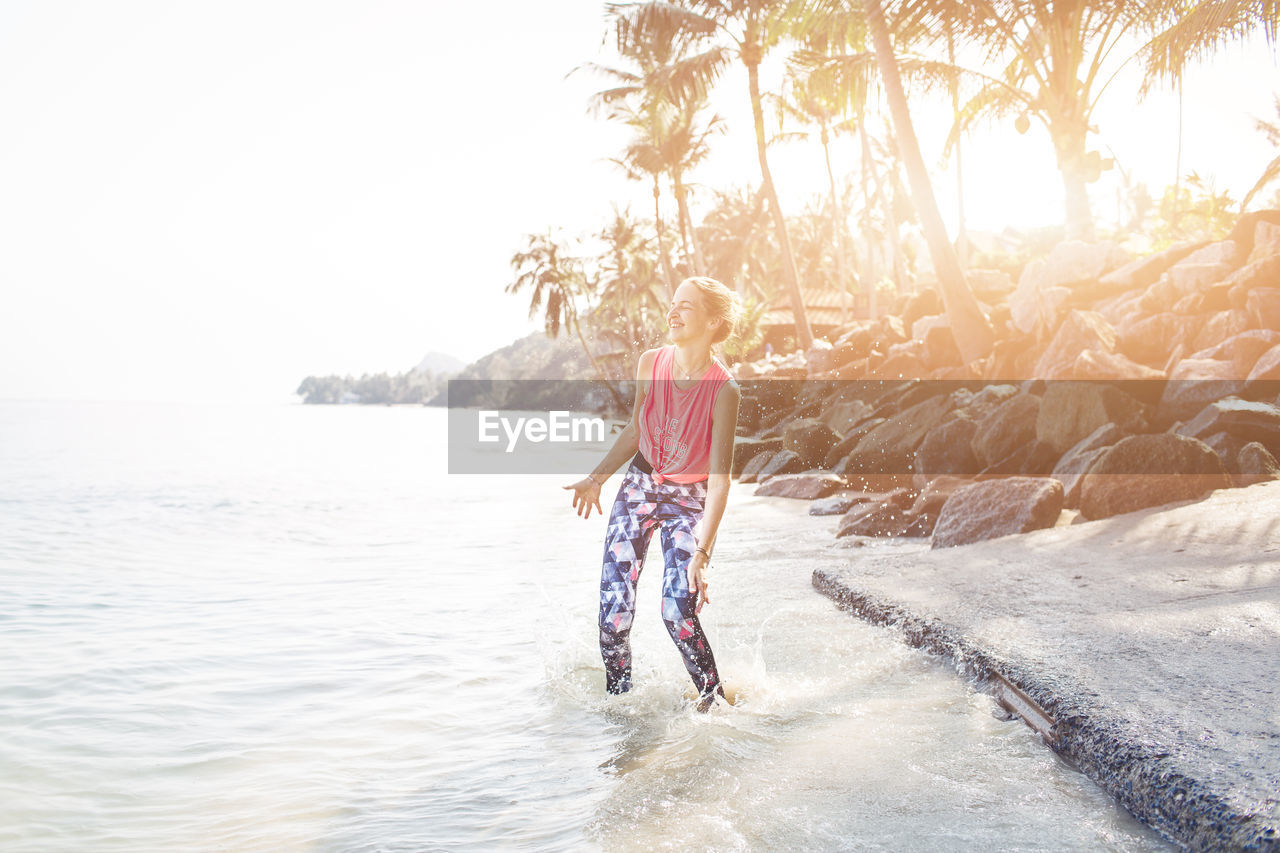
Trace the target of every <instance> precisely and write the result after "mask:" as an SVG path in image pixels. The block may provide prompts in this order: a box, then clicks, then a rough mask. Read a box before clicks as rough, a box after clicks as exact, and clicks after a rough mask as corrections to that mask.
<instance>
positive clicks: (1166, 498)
mask: <svg viewBox="0 0 1280 853" xmlns="http://www.w3.org/2000/svg"><path fill="white" fill-rule="evenodd" d="M1230 485H1231V478H1230V476H1229V475H1228V474H1227V470H1226V468H1225V467H1224V466H1223V464H1222V460H1221V459H1219V458H1218V454H1216V453H1214V452H1213V450H1211V449H1210V448H1209V447H1208V446H1207V445H1206V444H1205V443H1204V442H1202V441H1198V440H1197V439H1194V438H1189V437H1187V436H1185V435H1176V434H1173V433H1157V434H1155V435H1131V436H1129V437H1128V438H1123V439H1121V440H1120V441H1118V442H1116V444H1114V445H1113V446H1111V447H1109V448H1107V450H1106V451H1105V452H1104V453H1103V454H1102V455H1101V456H1099V457H1098V459H1097V460H1096V461H1095V462H1094V463H1093V465H1092V466H1091V467H1090V468H1089V471H1088V473H1086V474H1085V475H1084V482H1083V483H1082V484H1081V487H1080V512H1081V514H1082V515H1083V516H1084V517H1085V518H1088V519H1091V520H1092V519H1098V518H1109V517H1111V516H1113V515H1120V514H1121V513H1126V512H1134V511H1135V510H1139V509H1145V508H1147V507H1152V506H1160V505H1162V504H1167V503H1173V502H1175V501H1184V500H1195V499H1197V498H1201V497H1204V496H1205V495H1207V494H1208V493H1209V492H1211V491H1213V490H1214V489H1223V488H1227V487H1229V486H1230Z"/></svg>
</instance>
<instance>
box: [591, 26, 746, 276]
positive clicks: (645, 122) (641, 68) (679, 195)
mask: <svg viewBox="0 0 1280 853" xmlns="http://www.w3.org/2000/svg"><path fill="white" fill-rule="evenodd" d="M610 26H611V27H612V28H613V29H614V31H615V42H616V46H617V49H618V52H619V53H620V54H621V56H622V57H623V58H624V59H626V60H627V61H628V62H629V63H630V64H631V65H632V66H634V67H635V69H634V70H631V69H625V68H611V67H608V66H602V65H598V64H595V63H588V64H586V65H583V66H579V67H580V68H585V69H588V70H591V71H594V72H595V73H597V74H601V75H603V76H605V77H607V78H609V79H610V80H611V81H612V82H613V83H614V84H615V85H614V86H613V87H611V88H609V89H605V90H604V91H601V92H598V93H597V94H596V95H595V96H594V97H593V98H592V110H593V111H594V112H604V113H605V114H606V116H607V117H608V118H610V119H613V120H617V121H622V122H623V123H625V124H627V125H630V126H631V127H632V128H634V129H635V131H636V135H635V137H634V138H633V140H632V142H631V143H630V144H629V145H628V148H627V151H626V153H625V154H624V156H623V158H622V160H621V164H622V165H623V166H624V168H626V169H627V173H628V175H630V176H636V177H639V176H641V175H647V176H649V177H650V179H651V180H652V182H653V197H654V218H655V221H656V222H657V223H658V231H659V240H661V239H662V233H661V232H662V227H661V223H662V215H661V203H660V199H661V184H660V176H661V175H662V174H666V175H667V176H668V177H669V178H670V179H671V183H672V192H673V195H674V196H675V198H676V206H677V219H678V227H679V232H680V240H681V243H682V245H683V247H684V254H685V259H686V261H687V263H688V264H689V266H690V268H691V269H693V270H694V272H695V273H697V272H700V268H701V266H702V264H701V260H700V259H699V257H698V254H699V252H698V246H697V242H696V236H695V235H694V234H693V225H692V220H691V219H690V217H689V208H688V188H687V186H686V185H685V181H684V176H685V175H686V174H687V173H688V171H689V170H690V169H692V168H693V167H694V166H696V165H697V164H698V163H699V162H700V161H701V160H703V159H704V158H705V157H706V156H707V154H708V152H709V150H710V146H709V145H708V141H707V140H708V138H709V137H710V136H711V135H712V134H714V133H718V132H720V131H722V130H723V122H722V121H721V119H720V118H719V117H718V116H714V115H713V116H711V117H710V118H709V119H707V120H705V121H703V120H702V112H703V110H704V108H705V105H706V96H705V92H696V91H690V90H689V89H688V88H687V87H685V86H684V85H682V84H681V83H680V82H679V81H682V80H684V79H687V78H688V77H689V76H690V75H694V76H696V75H698V74H702V73H706V69H707V67H708V64H710V65H711V66H714V65H715V64H716V63H718V62H723V58H721V57H719V56H718V55H716V54H713V55H711V56H707V55H705V54H691V53H690V39H689V37H688V36H687V35H686V34H683V33H681V32H680V31H679V30H678V29H674V28H667V29H666V30H663V31H661V32H655V33H653V36H654V37H653V38H652V39H650V40H647V41H635V40H631V39H629V38H626V37H624V35H623V33H624V32H625V23H622V24H620V23H619V20H618V19H617V17H616V16H612V17H611V21H610ZM575 70H576V69H575ZM662 254H663V268H664V272H665V274H666V278H667V286H668V290H669V291H672V292H674V290H675V281H674V278H675V277H674V274H673V273H672V271H671V267H670V263H669V261H668V260H667V255H666V252H665V250H664V251H663V252H662Z"/></svg>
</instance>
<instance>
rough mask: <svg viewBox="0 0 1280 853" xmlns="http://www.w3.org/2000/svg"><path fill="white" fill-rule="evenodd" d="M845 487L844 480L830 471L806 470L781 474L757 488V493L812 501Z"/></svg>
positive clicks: (764, 495)
mask: <svg viewBox="0 0 1280 853" xmlns="http://www.w3.org/2000/svg"><path fill="white" fill-rule="evenodd" d="M844 487H845V482H844V480H841V479H840V478H839V477H837V476H836V475H835V474H832V473H831V472H829V471H805V472H803V473H801V474H780V475H778V476H776V477H770V478H769V480H768V482H766V483H763V484H761V485H760V486H758V487H757V488H756V494H757V495H760V496H763V497H772V498H796V499H798V500H806V501H812V500H817V499H818V498H825V497H826V496H827V495H830V494H834V493H835V492H838V491H839V490H840V489H843V488H844Z"/></svg>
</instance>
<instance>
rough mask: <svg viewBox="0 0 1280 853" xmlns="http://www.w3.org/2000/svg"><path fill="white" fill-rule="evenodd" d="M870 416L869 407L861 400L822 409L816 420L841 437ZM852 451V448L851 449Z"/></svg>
mask: <svg viewBox="0 0 1280 853" xmlns="http://www.w3.org/2000/svg"><path fill="white" fill-rule="evenodd" d="M870 415H871V406H869V405H868V404H867V403H865V402H863V401H862V400H848V401H845V402H841V403H836V404H835V405H833V406H829V407H828V408H826V409H824V410H823V412H822V414H820V415H818V419H819V420H821V421H822V422H823V423H824V424H826V425H827V426H829V427H831V428H832V429H833V430H835V431H836V432H838V433H840V434H841V435H848V433H849V430H850V429H852V428H853V427H855V426H857V425H858V424H859V423H861V422H862V421H865V420H866V419H867V418H868V417H869V416H870ZM851 449H852V448H851Z"/></svg>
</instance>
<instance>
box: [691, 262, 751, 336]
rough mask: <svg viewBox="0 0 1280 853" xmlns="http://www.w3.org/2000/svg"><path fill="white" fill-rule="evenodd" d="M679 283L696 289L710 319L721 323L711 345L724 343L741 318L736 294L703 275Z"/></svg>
mask: <svg viewBox="0 0 1280 853" xmlns="http://www.w3.org/2000/svg"><path fill="white" fill-rule="evenodd" d="M680 283H681V284H692V285H693V286H694V287H696V288H698V292H699V293H701V294H702V300H703V303H704V304H705V305H706V308H707V311H709V312H710V313H711V316H712V317H715V318H717V319H719V320H721V321H722V322H721V323H720V328H718V329H716V331H715V333H714V334H713V335H712V336H711V343H712V344H719V343H724V342H725V341H726V340H728V339H729V337H730V336H732V335H733V333H734V332H736V331H737V330H738V321H739V319H740V318H741V316H742V300H741V299H739V298H738V294H736V293H734V292H733V291H732V290H730V289H729V288H727V287H725V286H724V285H723V284H721V283H720V282H718V281H716V280H715V279H714V278H709V277H708V276H705V275H695V276H692V277H690V278H686V279H685V280H684V281H682V282H680Z"/></svg>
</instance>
